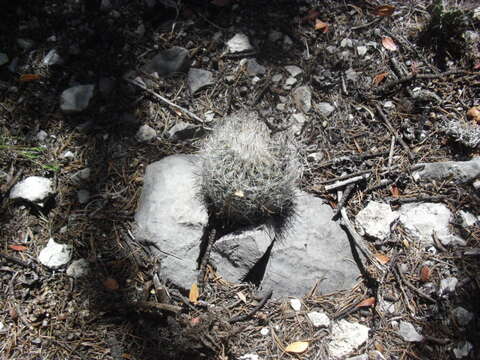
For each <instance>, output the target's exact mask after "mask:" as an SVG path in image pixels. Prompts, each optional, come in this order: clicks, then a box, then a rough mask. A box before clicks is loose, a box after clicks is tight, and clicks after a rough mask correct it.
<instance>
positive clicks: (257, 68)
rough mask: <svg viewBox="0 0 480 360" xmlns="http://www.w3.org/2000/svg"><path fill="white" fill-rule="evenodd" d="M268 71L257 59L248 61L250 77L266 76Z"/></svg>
mask: <svg viewBox="0 0 480 360" xmlns="http://www.w3.org/2000/svg"><path fill="white" fill-rule="evenodd" d="M266 71H267V69H266V68H265V66H263V65H260V64H259V63H258V62H257V60H256V59H248V60H247V73H248V75H250V76H255V75H263V74H265V73H266Z"/></svg>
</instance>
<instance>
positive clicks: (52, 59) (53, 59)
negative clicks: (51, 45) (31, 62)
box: [42, 49, 63, 66]
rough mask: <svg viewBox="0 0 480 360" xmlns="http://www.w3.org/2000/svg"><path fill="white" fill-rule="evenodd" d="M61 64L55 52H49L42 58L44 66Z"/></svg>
mask: <svg viewBox="0 0 480 360" xmlns="http://www.w3.org/2000/svg"><path fill="white" fill-rule="evenodd" d="M62 62H63V60H62V58H61V57H60V55H59V54H58V52H57V50H55V49H52V50H50V51H49V52H48V53H47V55H45V57H44V58H43V61H42V64H43V65H45V66H51V65H60V64H61V63H62Z"/></svg>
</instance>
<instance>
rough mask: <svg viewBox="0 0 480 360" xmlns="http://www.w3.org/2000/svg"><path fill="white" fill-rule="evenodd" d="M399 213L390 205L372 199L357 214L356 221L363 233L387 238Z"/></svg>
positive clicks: (381, 238) (382, 238)
mask: <svg viewBox="0 0 480 360" xmlns="http://www.w3.org/2000/svg"><path fill="white" fill-rule="evenodd" d="M398 216H399V215H398V213H396V212H394V211H392V209H391V208H390V205H388V204H385V203H381V202H377V201H370V202H369V203H368V205H367V206H366V207H365V208H364V209H362V210H361V211H360V212H359V213H358V214H357V216H356V218H355V221H356V223H357V226H358V228H359V230H360V231H359V232H360V234H361V235H365V234H366V235H368V236H371V237H373V238H375V239H379V240H385V238H387V237H388V236H389V235H390V227H391V225H392V223H393V222H394V221H395V220H396V219H397V218H398Z"/></svg>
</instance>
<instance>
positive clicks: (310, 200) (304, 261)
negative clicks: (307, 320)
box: [262, 192, 359, 297]
mask: <svg viewBox="0 0 480 360" xmlns="http://www.w3.org/2000/svg"><path fill="white" fill-rule="evenodd" d="M296 211H297V215H296V216H295V218H294V219H293V221H292V224H291V227H290V229H289V230H288V231H287V233H286V234H285V237H284V239H282V240H281V241H279V242H277V243H276V244H275V246H274V247H273V249H272V253H271V257H270V260H269V263H268V265H267V269H266V272H265V277H264V280H263V282H262V288H263V289H265V290H268V289H273V291H274V296H275V297H283V296H303V295H305V294H307V293H308V292H309V291H310V290H311V289H312V287H313V286H314V285H315V284H316V283H317V282H319V286H318V287H317V291H318V292H319V293H328V292H331V291H336V290H340V289H348V288H350V287H352V286H353V285H354V284H355V282H356V278H357V277H358V276H359V270H358V267H357V265H356V264H355V262H354V261H353V259H352V253H351V250H350V243H349V241H348V238H347V235H346V234H345V232H344V231H343V230H342V228H341V227H340V225H339V224H338V223H337V222H335V221H332V220H331V219H332V217H333V210H332V209H331V208H330V206H328V205H327V204H325V203H324V202H323V201H322V200H321V199H319V198H317V197H315V196H313V195H311V194H307V193H304V192H301V193H300V194H299V196H298V199H297V209H296ZM320 280H322V281H320Z"/></svg>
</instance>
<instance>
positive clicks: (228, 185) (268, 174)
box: [199, 112, 302, 227]
mask: <svg viewBox="0 0 480 360" xmlns="http://www.w3.org/2000/svg"><path fill="white" fill-rule="evenodd" d="M201 154H202V161H201V164H200V177H199V178H200V184H199V191H200V198H201V200H202V202H203V204H204V205H205V207H206V208H207V209H208V211H209V214H210V215H211V216H214V217H215V219H217V220H219V221H220V222H221V223H222V224H223V225H227V226H229V227H232V226H233V227H236V226H242V225H253V224H258V223H261V222H263V221H264V220H266V219H268V218H280V219H281V218H287V217H289V216H290V215H291V214H292V212H293V209H294V204H295V185H296V183H297V180H298V179H299V178H300V176H301V173H302V171H301V165H300V162H299V161H298V159H297V151H296V147H295V145H294V143H293V141H292V139H290V138H289V137H288V136H286V135H278V136H276V137H272V136H270V130H269V129H268V127H267V126H266V125H265V124H264V123H263V122H261V121H260V120H259V119H258V116H257V115H256V114H255V113H247V112H239V113H236V114H234V115H232V116H230V117H227V118H226V119H225V120H223V121H222V122H221V123H220V124H219V125H217V126H216V127H215V128H214V130H213V132H212V133H211V134H210V136H209V137H208V138H207V139H206V140H205V141H204V143H203V146H202V148H201Z"/></svg>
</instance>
